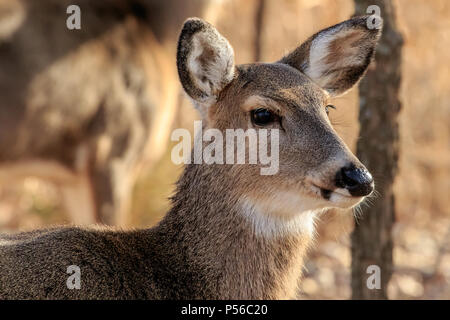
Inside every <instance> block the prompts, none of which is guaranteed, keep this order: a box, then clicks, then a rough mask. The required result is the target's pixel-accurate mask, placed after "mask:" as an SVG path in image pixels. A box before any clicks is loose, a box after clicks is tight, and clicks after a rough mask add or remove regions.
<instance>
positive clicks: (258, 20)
mask: <svg viewBox="0 0 450 320" xmlns="http://www.w3.org/2000/svg"><path fill="white" fill-rule="evenodd" d="M265 8H266V0H258V2H257V4H256V10H255V38H254V50H255V52H254V61H255V62H258V61H261V58H262V39H263V25H264V11H265Z"/></svg>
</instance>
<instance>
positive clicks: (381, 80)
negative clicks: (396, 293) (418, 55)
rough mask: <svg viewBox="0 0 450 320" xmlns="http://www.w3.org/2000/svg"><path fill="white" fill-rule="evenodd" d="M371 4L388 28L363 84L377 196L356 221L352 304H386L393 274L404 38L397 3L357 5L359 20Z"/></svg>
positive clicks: (363, 124) (364, 124) (366, 153)
mask: <svg viewBox="0 0 450 320" xmlns="http://www.w3.org/2000/svg"><path fill="white" fill-rule="evenodd" d="M370 5H377V6H378V7H379V8H380V9H381V12H380V16H381V17H382V18H383V20H384V27H383V34H382V37H381V39H380V42H379V45H378V47H377V51H376V56H375V61H374V63H373V65H372V66H371V67H370V68H369V71H368V72H367V74H366V76H365V78H364V79H363V80H362V81H361V83H360V85H359V107H360V110H359V111H360V112H359V121H360V128H361V129H360V139H359V140H358V143H357V156H358V158H359V159H360V160H361V161H362V162H363V163H364V164H365V165H366V166H367V168H368V169H369V171H370V172H371V173H372V174H373V176H374V179H375V185H376V190H377V194H378V196H377V197H376V198H375V199H373V201H371V202H373V204H371V205H370V207H369V208H365V210H364V211H365V212H364V216H363V217H362V218H360V219H359V218H358V219H356V221H355V229H354V231H353V233H352V236H351V240H352V280H351V282H352V298H353V299H387V298H388V297H387V285H388V282H389V280H390V278H391V275H392V248H393V240H392V235H391V230H392V226H393V224H394V221H395V206H394V194H393V182H394V178H395V176H396V173H397V160H398V152H399V147H398V146H399V130H398V120H397V118H398V114H399V111H400V109H401V103H400V100H399V90H400V81H401V51H402V44H403V38H402V36H401V34H400V32H399V31H398V28H397V24H396V14H395V7H394V4H393V3H392V1H389V0H355V13H356V15H365V14H367V12H366V10H367V8H368V7H369V6H370ZM370 13H371V12H370ZM370 265H376V266H378V267H379V268H380V277H381V278H380V284H381V287H380V288H379V289H377V288H373V289H370V288H369V286H368V285H367V280H368V279H369V277H371V275H372V274H373V272H370V271H368V269H367V268H368V266H370ZM369 270H370V269H369ZM372 279H373V278H370V279H369V281H370V280H372Z"/></svg>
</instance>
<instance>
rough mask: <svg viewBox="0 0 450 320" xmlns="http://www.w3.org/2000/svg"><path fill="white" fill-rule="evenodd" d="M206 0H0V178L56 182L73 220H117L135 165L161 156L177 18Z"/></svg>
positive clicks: (195, 11) (172, 90)
mask: <svg viewBox="0 0 450 320" xmlns="http://www.w3.org/2000/svg"><path fill="white" fill-rule="evenodd" d="M209 2H210V1H207V0H197V1H182V0H170V1H156V0H153V1H152V0H150V1H139V0H137V1H116V0H114V1H113V0H111V1H86V0H83V1H77V5H79V7H80V9H81V29H80V30H69V29H68V28H67V27H66V19H67V17H68V14H67V13H66V9H67V7H68V6H69V5H71V4H72V1H68V0H66V1H61V0H46V1H8V2H0V69H1V70H2V72H1V73H0V97H1V99H0V185H1V184H5V183H9V182H10V181H11V180H13V179H21V178H24V177H27V176H36V177H39V178H42V179H45V180H49V181H52V182H54V183H55V184H56V185H58V186H59V187H60V190H61V194H62V195H63V198H64V201H63V203H64V204H65V208H66V211H67V213H68V214H69V216H70V219H71V220H72V221H73V222H74V223H76V224H89V223H95V222H103V223H108V224H119V225H120V224H124V223H125V220H126V216H125V214H126V212H127V211H128V208H129V204H130V195H131V191H132V187H133V184H134V182H135V180H136V176H137V173H138V172H139V170H140V168H141V167H142V166H143V165H144V164H145V165H146V166H147V167H148V166H150V165H152V164H154V163H155V162H156V161H157V160H158V159H159V158H160V156H161V155H162V153H163V152H164V150H165V147H166V141H167V140H168V135H169V130H170V128H171V124H172V120H173V118H174V115H175V109H176V102H177V98H178V97H179V85H178V84H177V74H176V68H175V66H174V65H173V62H172V61H173V56H174V52H175V45H174V43H175V42H176V36H177V32H178V26H179V25H180V23H181V22H182V21H183V20H184V19H185V18H186V16H189V15H200V16H201V15H202V14H203V12H205V11H206V10H207V9H208V8H209Z"/></svg>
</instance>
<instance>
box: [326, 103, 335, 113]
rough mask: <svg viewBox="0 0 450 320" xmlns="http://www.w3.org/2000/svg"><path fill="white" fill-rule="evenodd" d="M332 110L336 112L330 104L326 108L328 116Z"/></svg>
mask: <svg viewBox="0 0 450 320" xmlns="http://www.w3.org/2000/svg"><path fill="white" fill-rule="evenodd" d="M330 109H334V110H336V107H335V106H333V105H332V104H329V105H327V106H326V107H325V112H326V113H327V115H328V114H329V113H330Z"/></svg>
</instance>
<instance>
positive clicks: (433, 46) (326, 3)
mask: <svg viewBox="0 0 450 320" xmlns="http://www.w3.org/2000/svg"><path fill="white" fill-rule="evenodd" d="M3 1H5V0H3ZM394 2H395V5H396V7H397V17H398V23H399V26H400V29H401V31H402V33H403V36H404V39H405V44H404V49H403V66H402V73H403V80H402V90H401V100H402V103H403V109H402V111H401V115H400V118H399V121H400V133H401V142H400V160H399V168H400V171H399V175H398V177H397V179H396V182H395V185H394V189H395V194H396V210H397V221H396V224H395V228H394V232H393V237H394V242H395V246H394V264H395V270H394V274H393V277H392V280H391V282H390V284H389V290H388V293H389V297H390V298H391V299H408V298H419V299H436V298H441V299H450V210H449V205H450V200H449V180H450V179H449V178H450V174H449V173H450V172H449V169H450V148H449V146H450V144H449V143H450V130H449V128H450V126H449V124H450V90H449V88H450V2H449V1H448V0H432V1H426V0H395V1H394ZM258 3H259V1H258V0H246V1H240V0H222V1H213V2H212V4H211V5H210V7H209V9H208V12H207V13H206V14H205V16H206V17H204V18H207V19H208V20H210V21H212V22H213V23H215V25H216V26H217V28H218V29H219V30H220V32H221V33H222V34H224V35H225V36H226V37H227V38H228V39H229V41H230V43H231V44H232V46H233V47H234V49H235V55H236V60H237V63H246V62H253V61H254V58H255V33H256V25H257V24H256V23H255V16H256V15H257V10H258ZM0 4H1V2H0ZM353 12H354V5H353V1H352V0H338V1H334V0H296V1H294V0H267V1H266V2H265V7H264V12H263V24H262V27H261V35H260V44H261V49H260V53H259V55H260V60H261V61H275V60H278V59H279V58H280V57H281V56H282V55H283V54H285V53H286V52H287V51H288V50H290V49H292V48H295V47H296V46H297V45H298V44H300V43H301V42H302V41H304V40H305V39H306V38H307V37H309V36H310V35H312V34H313V33H315V32H317V31H318V30H320V29H322V28H325V27H327V26H330V25H332V24H335V23H338V22H340V21H342V20H345V19H347V18H349V17H350V16H351V15H352V14H353ZM1 13H2V12H1V6H0V31H1V28H2V27H4V26H3V25H2V14H1ZM5 14H7V13H4V12H3V17H4V15H5ZM173 61H174V63H175V59H173ZM174 94H177V95H178V94H180V93H179V92H174ZM0 99H1V97H0ZM357 99H358V94H357V89H355V90H353V91H351V92H350V93H348V94H347V95H345V96H344V97H341V98H338V99H336V101H334V102H333V103H334V104H335V105H336V106H337V110H336V111H332V112H331V117H332V122H333V123H334V125H335V128H336V130H337V131H338V133H339V134H340V135H341V136H342V137H343V139H344V140H345V141H346V142H347V143H348V145H349V146H351V148H352V149H353V150H354V147H355V143H356V140H357V139H358V132H359V130H364V128H361V129H360V128H359V126H358V120H357V119H358V101H357ZM382 107H383V106H381V105H380V108H382ZM196 118H198V115H197V114H196V112H195V111H194V110H193V108H192V106H191V105H190V103H189V101H187V99H184V100H182V101H181V103H179V106H178V108H177V114H176V116H175V122H174V124H173V128H180V127H184V128H187V129H189V130H191V131H192V130H193V120H194V119H196ZM170 147H171V145H170V144H169V148H168V149H167V151H166V153H165V154H164V156H163V157H162V158H161V159H160V160H159V162H158V163H157V164H156V165H155V166H154V167H153V168H152V169H151V170H146V171H144V173H143V174H141V175H140V177H139V178H138V181H137V183H136V185H135V187H134V191H133V201H132V210H131V212H130V215H129V225H130V226H132V227H149V226H152V225H154V224H155V223H157V221H159V219H161V217H163V216H164V213H165V211H166V210H167V209H168V207H169V200H168V198H169V197H170V195H171V194H172V192H173V190H174V183H175V182H176V180H177V177H178V176H179V174H180V173H181V171H182V167H180V166H176V165H174V164H173V163H172V162H171V160H170V150H171V148H170ZM377 179H383V173H382V172H379V173H376V174H375V180H377ZM0 184H1V186H0V231H2V230H3V231H4V230H8V231H10V230H29V229H33V228H37V227H43V226H47V225H53V224H62V223H69V221H68V220H67V217H66V215H65V214H64V212H63V211H64V210H63V206H62V205H61V202H60V194H59V192H58V189H57V188H55V187H54V186H53V185H52V184H51V183H48V182H45V181H42V180H39V179H38V178H35V177H28V178H26V179H24V180H21V181H0ZM373 201H376V199H374V200H373ZM363 210H364V208H363ZM361 219H364V217H361ZM352 227H353V218H352V215H351V213H350V212H346V213H343V212H330V213H329V214H328V215H326V216H324V217H323V219H322V221H321V222H320V224H319V231H318V234H319V237H318V240H317V243H318V246H317V247H316V248H315V249H314V250H311V253H310V256H309V259H308V261H307V263H306V276H305V279H304V280H303V282H302V286H301V289H302V296H303V297H304V298H307V299H320V298H325V299H348V298H349V297H350V296H351V292H350V263H351V261H350V259H351V256H350V248H349V246H350V240H349V234H350V232H351V230H352Z"/></svg>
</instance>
